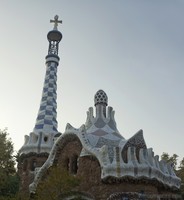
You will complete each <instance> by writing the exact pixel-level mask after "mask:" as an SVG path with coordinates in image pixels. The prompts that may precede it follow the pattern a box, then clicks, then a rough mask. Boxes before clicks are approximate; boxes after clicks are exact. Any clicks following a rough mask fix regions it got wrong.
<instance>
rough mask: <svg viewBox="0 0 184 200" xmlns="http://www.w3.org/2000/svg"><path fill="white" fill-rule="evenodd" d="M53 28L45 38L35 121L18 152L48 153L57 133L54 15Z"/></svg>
mask: <svg viewBox="0 0 184 200" xmlns="http://www.w3.org/2000/svg"><path fill="white" fill-rule="evenodd" d="M50 22H53V23H54V29H53V30H51V31H49V32H48V34H47V39H48V42H49V48H48V54H47V56H46V58H45V59H46V74H45V80H44V85H43V91H42V97H41V102H40V107H39V111H38V115H37V118H36V123H35V126H34V129H33V132H31V133H30V135H29V136H25V143H24V145H23V146H22V148H21V149H20V154H28V153H32V152H35V153H49V152H50V150H51V148H52V146H53V141H54V137H55V136H56V135H57V134H58V133H59V132H58V130H57V127H58V123H57V111H56V110H57V102H56V99H57V93H56V90H57V67H58V65H59V60H60V58H59V56H58V49H59V42H60V41H61V39H62V34H61V32H60V31H58V30H57V26H58V23H61V21H59V20H58V16H57V15H56V16H55V18H54V20H50Z"/></svg>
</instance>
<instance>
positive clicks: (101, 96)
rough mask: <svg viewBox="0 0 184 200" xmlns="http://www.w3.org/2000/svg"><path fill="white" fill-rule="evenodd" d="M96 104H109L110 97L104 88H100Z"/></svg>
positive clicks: (95, 100)
mask: <svg viewBox="0 0 184 200" xmlns="http://www.w3.org/2000/svg"><path fill="white" fill-rule="evenodd" d="M94 102H95V106H96V105H97V104H104V105H106V106H107V104H108V97H107V95H106V93H105V92H104V91H103V90H98V91H97V92H96V94H95V97H94Z"/></svg>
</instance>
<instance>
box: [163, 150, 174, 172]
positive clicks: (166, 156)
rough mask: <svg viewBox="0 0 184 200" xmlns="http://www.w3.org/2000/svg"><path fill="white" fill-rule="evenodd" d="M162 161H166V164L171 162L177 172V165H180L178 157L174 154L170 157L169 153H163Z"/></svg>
mask: <svg viewBox="0 0 184 200" xmlns="http://www.w3.org/2000/svg"><path fill="white" fill-rule="evenodd" d="M161 159H162V160H165V161H166V162H171V163H172V165H173V168H174V169H175V170H176V167H177V164H178V155H177V154H173V155H172V156H170V155H169V154H168V153H166V152H163V153H162V155H161Z"/></svg>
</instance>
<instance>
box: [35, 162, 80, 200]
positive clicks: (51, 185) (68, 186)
mask: <svg viewBox="0 0 184 200" xmlns="http://www.w3.org/2000/svg"><path fill="white" fill-rule="evenodd" d="M78 185H79V179H78V178H76V177H75V176H73V175H70V174H69V173H68V171H66V170H64V169H63V168H59V167H54V166H52V167H51V168H50V169H49V170H48V172H47V174H46V176H45V178H43V180H42V181H40V183H39V184H38V187H37V189H36V194H35V196H34V198H33V199H36V200H41V199H45V200H57V199H63V198H62V197H64V196H65V195H68V194H72V191H73V189H74V188H75V187H76V186H78ZM76 199H81V198H80V197H77V198H76Z"/></svg>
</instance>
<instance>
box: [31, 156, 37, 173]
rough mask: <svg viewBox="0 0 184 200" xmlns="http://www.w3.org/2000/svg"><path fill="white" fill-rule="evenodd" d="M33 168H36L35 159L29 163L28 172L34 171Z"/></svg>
mask: <svg viewBox="0 0 184 200" xmlns="http://www.w3.org/2000/svg"><path fill="white" fill-rule="evenodd" d="M35 168H36V159H33V160H31V163H30V170H31V171H34V170H35Z"/></svg>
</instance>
